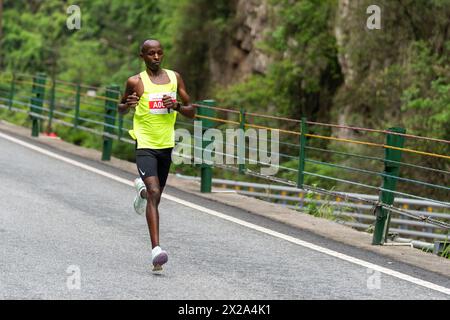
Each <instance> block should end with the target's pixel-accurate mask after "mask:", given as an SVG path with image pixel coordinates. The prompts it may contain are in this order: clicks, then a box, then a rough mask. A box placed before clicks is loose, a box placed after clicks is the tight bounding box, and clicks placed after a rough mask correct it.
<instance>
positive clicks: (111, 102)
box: [102, 85, 119, 161]
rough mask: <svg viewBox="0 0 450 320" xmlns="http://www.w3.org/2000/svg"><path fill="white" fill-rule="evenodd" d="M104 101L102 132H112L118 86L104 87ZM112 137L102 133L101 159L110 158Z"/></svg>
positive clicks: (114, 121)
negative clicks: (105, 98)
mask: <svg viewBox="0 0 450 320" xmlns="http://www.w3.org/2000/svg"><path fill="white" fill-rule="evenodd" d="M106 97H107V98H108V99H107V100H106V101H105V125H104V128H103V132H104V133H109V134H114V128H113V126H114V125H115V123H116V114H117V102H118V99H119V86H117V85H111V86H109V87H107V88H106ZM112 143H113V139H112V138H111V137H109V136H107V135H103V150H102V161H109V160H111V153H112Z"/></svg>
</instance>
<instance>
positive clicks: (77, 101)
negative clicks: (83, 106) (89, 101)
mask: <svg viewBox="0 0 450 320" xmlns="http://www.w3.org/2000/svg"><path fill="white" fill-rule="evenodd" d="M80 95H81V84H80V83H78V84H77V91H76V93H75V118H74V119H73V127H74V128H75V129H76V128H77V127H78V121H79V117H80Z"/></svg>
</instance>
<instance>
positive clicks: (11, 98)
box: [8, 72, 16, 111]
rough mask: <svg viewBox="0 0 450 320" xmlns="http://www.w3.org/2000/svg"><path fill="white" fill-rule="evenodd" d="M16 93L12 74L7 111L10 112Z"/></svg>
mask: <svg viewBox="0 0 450 320" xmlns="http://www.w3.org/2000/svg"><path fill="white" fill-rule="evenodd" d="M15 91H16V74H15V73H14V72H13V74H12V79H11V88H10V90H9V101H8V111H11V108H12V106H13V100H14V93H15Z"/></svg>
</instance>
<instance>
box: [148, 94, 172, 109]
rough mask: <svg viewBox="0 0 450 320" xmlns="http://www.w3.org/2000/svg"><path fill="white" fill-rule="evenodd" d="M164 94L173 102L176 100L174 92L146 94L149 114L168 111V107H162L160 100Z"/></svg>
mask: <svg viewBox="0 0 450 320" xmlns="http://www.w3.org/2000/svg"><path fill="white" fill-rule="evenodd" d="M164 95H166V96H169V97H171V98H172V101H173V102H176V101H177V94H176V93H175V92H163V93H150V94H149V95H148V107H149V110H150V111H149V112H150V113H151V114H167V113H169V112H170V111H169V109H167V108H166V107H164V104H163V101H162V98H163V96H164Z"/></svg>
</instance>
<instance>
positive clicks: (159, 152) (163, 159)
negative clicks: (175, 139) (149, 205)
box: [136, 148, 173, 190]
mask: <svg viewBox="0 0 450 320" xmlns="http://www.w3.org/2000/svg"><path fill="white" fill-rule="evenodd" d="M172 149H173V148H167V149H136V165H137V168H138V171H139V175H140V176H141V179H142V180H144V179H145V178H147V177H158V178H159V186H160V188H161V190H162V189H163V188H164V186H165V185H166V181H167V176H168V175H169V170H170V164H171V163H172Z"/></svg>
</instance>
